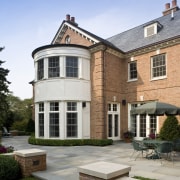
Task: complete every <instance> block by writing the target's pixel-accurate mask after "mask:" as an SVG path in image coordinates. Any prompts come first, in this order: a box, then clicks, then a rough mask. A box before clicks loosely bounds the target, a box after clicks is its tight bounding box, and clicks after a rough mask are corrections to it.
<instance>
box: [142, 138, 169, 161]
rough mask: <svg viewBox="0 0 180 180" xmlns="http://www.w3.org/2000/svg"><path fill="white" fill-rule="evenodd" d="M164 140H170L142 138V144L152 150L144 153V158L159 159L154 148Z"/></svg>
mask: <svg viewBox="0 0 180 180" xmlns="http://www.w3.org/2000/svg"><path fill="white" fill-rule="evenodd" d="M164 142H170V141H163V140H158V139H146V140H143V144H144V145H145V146H147V147H149V149H151V150H152V152H151V153H149V154H147V155H146V158H147V159H159V157H158V155H157V152H156V150H155V149H156V147H158V145H159V144H162V143H164Z"/></svg>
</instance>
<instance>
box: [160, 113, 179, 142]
mask: <svg viewBox="0 0 180 180" xmlns="http://www.w3.org/2000/svg"><path fill="white" fill-rule="evenodd" d="M159 137H160V138H161V139H163V140H168V141H172V140H176V139H178V138H180V129H179V125H178V120H177V118H176V117H175V116H168V117H167V119H166V120H165V121H164V123H163V126H162V128H161V130H160V133H159Z"/></svg>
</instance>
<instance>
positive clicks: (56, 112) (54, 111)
mask: <svg viewBox="0 0 180 180" xmlns="http://www.w3.org/2000/svg"><path fill="white" fill-rule="evenodd" d="M51 103H58V109H57V110H56V109H54V110H51ZM59 107H60V105H59V102H57V101H51V102H49V137H50V138H59V137H60V113H59V109H60V108H59ZM50 114H58V116H59V117H58V124H56V123H54V127H56V126H58V134H59V135H58V136H56V135H55V133H56V132H55V130H54V132H53V133H54V135H51V126H52V125H53V124H52V123H51V122H50Z"/></svg>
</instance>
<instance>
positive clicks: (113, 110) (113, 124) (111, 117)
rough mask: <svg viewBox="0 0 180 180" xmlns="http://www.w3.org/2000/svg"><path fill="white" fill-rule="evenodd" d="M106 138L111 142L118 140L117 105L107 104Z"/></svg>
mask: <svg viewBox="0 0 180 180" xmlns="http://www.w3.org/2000/svg"><path fill="white" fill-rule="evenodd" d="M107 121H108V122H107V123H108V138H109V139H112V140H119V139H120V106H119V104H117V103H109V104H108V116H107Z"/></svg>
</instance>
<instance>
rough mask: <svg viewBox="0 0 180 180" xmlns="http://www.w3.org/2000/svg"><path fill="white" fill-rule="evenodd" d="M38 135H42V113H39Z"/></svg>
mask: <svg viewBox="0 0 180 180" xmlns="http://www.w3.org/2000/svg"><path fill="white" fill-rule="evenodd" d="M39 136H42V137H43V136H44V113H39Z"/></svg>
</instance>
